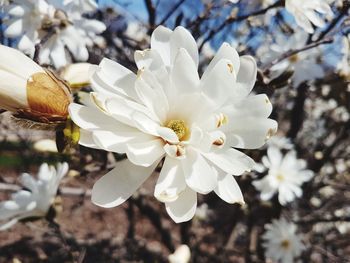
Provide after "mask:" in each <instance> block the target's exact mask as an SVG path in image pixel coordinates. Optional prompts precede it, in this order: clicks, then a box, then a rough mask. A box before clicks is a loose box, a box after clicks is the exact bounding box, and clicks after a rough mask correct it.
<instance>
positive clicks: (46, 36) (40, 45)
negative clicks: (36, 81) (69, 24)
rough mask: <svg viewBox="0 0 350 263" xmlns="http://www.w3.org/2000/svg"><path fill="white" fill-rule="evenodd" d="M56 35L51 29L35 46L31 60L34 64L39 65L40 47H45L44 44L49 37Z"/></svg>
mask: <svg viewBox="0 0 350 263" xmlns="http://www.w3.org/2000/svg"><path fill="white" fill-rule="evenodd" d="M55 33H56V30H55V28H51V30H49V31H48V32H47V33H46V35H45V36H44V37H43V38H42V39H41V40H40V43H38V44H36V45H35V51H34V56H33V60H34V61H35V62H36V63H39V54H40V50H41V47H42V46H43V45H45V43H46V42H47V41H48V40H49V39H50V37H52V36H53V35H54V34H55Z"/></svg>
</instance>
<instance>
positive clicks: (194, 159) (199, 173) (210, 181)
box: [181, 149, 217, 194]
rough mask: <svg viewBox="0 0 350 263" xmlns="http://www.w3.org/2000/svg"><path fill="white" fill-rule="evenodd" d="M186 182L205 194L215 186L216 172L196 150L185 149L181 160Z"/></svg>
mask: <svg viewBox="0 0 350 263" xmlns="http://www.w3.org/2000/svg"><path fill="white" fill-rule="evenodd" d="M181 162H182V168H183V171H184V174H185V179H186V183H187V185H188V186H189V187H191V188H192V189H193V190H195V191H196V192H198V193H201V194H207V193H209V192H211V191H213V190H214V188H215V187H216V186H217V177H216V173H215V172H214V170H213V169H212V167H211V166H210V165H209V164H208V162H207V161H206V160H205V159H204V158H203V156H202V155H201V154H200V153H198V152H197V151H196V150H193V149H187V152H186V158H184V159H182V160H181Z"/></svg>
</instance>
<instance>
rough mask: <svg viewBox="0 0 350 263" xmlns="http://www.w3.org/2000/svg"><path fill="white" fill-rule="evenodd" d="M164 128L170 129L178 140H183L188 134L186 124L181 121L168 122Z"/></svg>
mask: <svg viewBox="0 0 350 263" xmlns="http://www.w3.org/2000/svg"><path fill="white" fill-rule="evenodd" d="M166 127H168V128H169V129H172V130H173V131H174V132H175V133H176V135H177V137H178V138H179V140H182V139H184V138H185V137H186V135H187V132H188V128H187V126H186V123H185V122H184V121H183V120H170V121H169V122H168V124H167V125H166Z"/></svg>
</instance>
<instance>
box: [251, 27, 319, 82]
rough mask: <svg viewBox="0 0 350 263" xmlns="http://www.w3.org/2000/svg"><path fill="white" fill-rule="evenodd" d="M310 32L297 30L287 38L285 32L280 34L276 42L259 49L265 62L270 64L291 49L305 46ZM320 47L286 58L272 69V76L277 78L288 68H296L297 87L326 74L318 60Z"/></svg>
mask: <svg viewBox="0 0 350 263" xmlns="http://www.w3.org/2000/svg"><path fill="white" fill-rule="evenodd" d="M307 39H308V34H306V33H305V32H303V31H297V32H295V33H294V34H293V35H292V36H291V37H288V38H286V37H285V36H284V35H283V34H279V35H277V36H276V37H275V38H274V41H275V43H272V44H271V43H268V44H267V45H263V46H261V47H260V48H259V49H258V54H260V55H261V61H262V63H263V64H268V63H270V62H272V61H274V60H275V59H276V58H279V57H281V56H282V55H283V54H285V53H286V52H288V51H290V50H295V49H299V48H302V47H304V46H305V44H306V42H307ZM318 51H319V50H318V49H315V48H314V49H310V50H307V51H303V52H299V53H298V54H295V55H293V56H291V57H289V58H288V59H284V60H282V61H281V62H279V63H277V64H276V65H274V66H272V67H271V68H270V69H269V70H270V77H271V78H272V79H273V78H276V77H278V76H280V75H281V74H282V73H283V72H285V71H286V70H287V69H288V68H291V69H293V70H294V74H293V76H292V81H293V84H294V86H295V87H297V86H299V85H300V84H301V83H302V82H304V81H314V80H315V79H319V78H322V77H323V76H324V70H323V68H322V66H321V65H319V62H318V60H317V56H318V55H319V54H318Z"/></svg>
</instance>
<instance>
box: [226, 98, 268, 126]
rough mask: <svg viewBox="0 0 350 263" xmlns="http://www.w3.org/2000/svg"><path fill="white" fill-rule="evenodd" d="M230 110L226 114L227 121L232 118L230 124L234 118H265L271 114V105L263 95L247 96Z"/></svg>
mask: <svg viewBox="0 0 350 263" xmlns="http://www.w3.org/2000/svg"><path fill="white" fill-rule="evenodd" d="M230 109H232V110H231V112H229V113H227V115H228V118H229V121H230V119H231V118H232V122H235V119H236V118H242V117H261V118H267V117H268V116H270V114H271V112H272V104H271V102H270V100H269V99H268V97H267V96H266V95H265V94H259V95H252V96H248V97H247V98H245V99H243V100H241V101H240V102H239V103H237V104H235V105H234V106H233V107H231V108H230ZM232 125H234V123H232Z"/></svg>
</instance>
